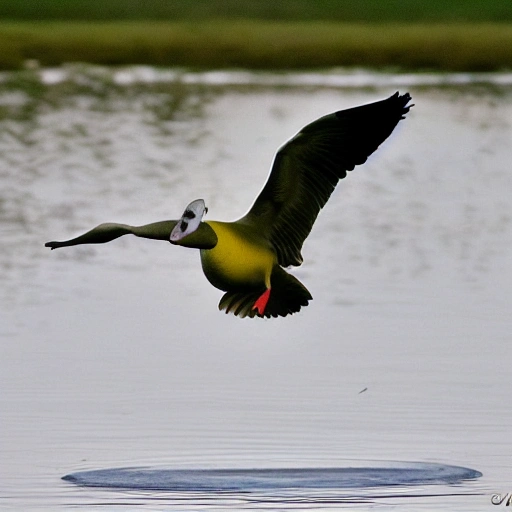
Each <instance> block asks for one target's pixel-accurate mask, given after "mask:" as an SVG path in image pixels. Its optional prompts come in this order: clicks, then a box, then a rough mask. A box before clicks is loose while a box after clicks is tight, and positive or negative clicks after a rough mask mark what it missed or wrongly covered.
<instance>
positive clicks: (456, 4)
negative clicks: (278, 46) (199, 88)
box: [0, 0, 512, 23]
mask: <svg viewBox="0 0 512 512" xmlns="http://www.w3.org/2000/svg"><path fill="white" fill-rule="evenodd" d="M212 18H224V19H225V18H230V19H237V18H238V19H240V18H245V19H261V20H281V21H292V20H294V21H300V20H302V21H312V20H329V21H343V22H362V21H364V22H381V23H382V22H453V21H459V22H462V21H466V22H484V21H488V22H490V21H493V22H512V1H511V0H277V1H276V0H245V1H244V0H0V19H4V20H6V19H11V20H81V21H93V20H103V21H114V20H160V21H162V20H167V21H177V20H197V19H203V20H204V19H212Z"/></svg>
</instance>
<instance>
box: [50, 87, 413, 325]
mask: <svg viewBox="0 0 512 512" xmlns="http://www.w3.org/2000/svg"><path fill="white" fill-rule="evenodd" d="M411 101H412V99H411V96H410V94H409V93H405V94H403V95H400V94H399V92H396V93H395V94H393V95H392V96H390V97H388V98H386V99H384V100H380V101H376V102H373V103H368V104H365V105H361V106H356V107H352V108H348V109H344V110H339V111H337V112H333V113H331V114H327V115H324V116H323V117H320V118H319V119H317V120H315V121H313V122H311V123H310V124H308V125H307V126H305V127H304V128H302V129H301V130H300V131H299V132H298V133H297V134H296V135H295V136H294V137H293V138H291V139H290V140H289V141H288V142H286V143H285V144H284V145H283V146H282V147H281V148H280V149H279V150H278V151H277V153H276V155H275V157H274V161H273V164H272V167H271V170H270V174H269V176H268V179H267V182H266V183H265V185H264V186H263V188H262V190H261V192H260V193H259V195H258V196H257V198H256V200H255V202H254V204H253V205H252V207H251V208H250V209H249V211H248V212H247V213H246V214H245V215H244V216H243V217H241V218H240V219H238V220H235V221H232V222H222V221H215V220H203V217H204V215H205V214H206V213H207V211H208V209H207V207H206V205H205V201H204V200H203V199H196V200H194V201H192V202H191V203H190V204H189V205H188V206H187V207H186V208H185V211H184V212H183V215H182V216H181V218H180V219H179V220H164V221H160V222H153V223H151V224H146V225H143V226H129V225H127V224H118V223H111V222H109V223H104V224H100V225H99V226H97V227H95V228H94V229H92V230H90V231H88V232H86V233H85V234H83V235H80V236H78V237H76V238H72V239H70V240H66V241H62V242H57V241H53V242H47V243H46V244H45V246H46V247H49V248H50V249H52V250H53V249H58V248H61V247H69V246H75V245H81V244H101V243H106V242H110V241H112V240H115V239H116V238H119V237H120V236H123V235H127V234H132V235H135V236H137V237H142V238H148V239H154V240H164V241H167V242H170V243H171V244H173V245H177V246H182V247H188V248H194V249H199V251H200V254H201V264H202V268H203V272H204V274H205V276H206V278H207V280H208V281H209V282H210V283H211V284H212V285H213V286H214V287H216V288H218V289H219V290H221V291H223V292H225V293H224V295H223V296H222V298H221V300H220V302H219V310H221V311H225V312H226V313H232V314H234V315H235V316H238V317H242V318H244V317H249V318H277V317H285V316H287V315H291V314H294V313H297V312H299V311H300V310H301V308H303V307H305V306H308V304H309V301H311V300H312V299H313V297H312V295H311V293H310V292H309V290H308V289H307V288H306V287H305V286H304V285H303V284H302V283H301V282H300V281H299V280H298V279H297V278H296V277H295V276H293V275H292V274H291V273H289V272H287V270H286V269H288V268H289V267H293V266H299V265H301V264H302V262H303V258H302V254H301V250H302V247H303V244H304V241H305V240H306V238H307V237H308V235H309V233H310V232H311V229H312V227H313V224H314V222H315V220H316V218H317V216H318V214H319V212H320V210H321V209H322V208H323V206H324V205H325V204H326V202H327V200H328V199H329V197H330V196H331V194H332V192H333V191H334V189H335V187H336V185H337V184H338V182H339V180H341V179H343V178H345V177H346V176H347V172H348V171H352V170H353V169H354V168H355V166H357V165H361V164H363V163H365V162H366V160H367V159H368V157H369V156H370V155H371V154H372V153H373V152H374V151H375V150H376V149H377V148H378V147H379V146H380V145H381V144H382V143H383V142H384V141H385V140H386V139H387V138H388V137H389V136H390V135H391V133H392V132H393V130H394V129H395V127H396V126H397V124H398V123H399V122H400V120H402V119H405V115H406V114H407V113H408V112H409V109H410V108H411V107H413V106H414V105H413V104H411V103H410V102H411Z"/></svg>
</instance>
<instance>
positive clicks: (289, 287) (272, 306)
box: [219, 266, 313, 318]
mask: <svg viewBox="0 0 512 512" xmlns="http://www.w3.org/2000/svg"><path fill="white" fill-rule="evenodd" d="M270 287H271V292H270V297H269V300H268V303H267V306H266V307H265V311H264V312H263V314H260V313H258V311H257V310H256V309H253V307H254V303H255V302H256V300H257V299H258V297H259V296H260V295H261V294H262V293H263V292H264V291H265V288H261V289H257V290H254V289H252V290H248V291H240V290H237V291H230V292H226V293H225V294H224V295H223V296H222V298H221V300H220V302H219V309H220V310H221V311H223V310H224V311H226V313H233V314H234V315H235V316H239V317H241V318H245V317H249V318H254V317H260V318H271V317H273V318H277V317H278V316H287V315H292V314H293V313H297V312H298V311H300V309H301V307H305V306H307V305H308V304H309V301H310V300H312V299H313V297H312V296H311V294H310V293H309V291H308V290H307V288H306V287H305V286H304V285H303V284H302V283H301V282H300V281H299V280H298V279H297V278H296V277H294V276H292V275H291V274H288V272H286V271H285V270H283V269H282V268H281V267H279V266H276V267H274V269H273V271H272V276H271V279H270Z"/></svg>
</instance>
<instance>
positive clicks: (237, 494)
mask: <svg viewBox="0 0 512 512" xmlns="http://www.w3.org/2000/svg"><path fill="white" fill-rule="evenodd" d="M481 476H482V474H481V473H480V472H479V471H476V470H474V469H469V468H464V467H460V466H451V465H444V464H433V463H419V462H407V463H406V462H386V463H384V464H382V463H378V464H377V463H373V464H370V465H368V466H364V467H334V468H293V469H291V468H290V469H283V468H277V469H275V468H272V469H185V470H179V469H168V468H152V467H131V468H130V467H129V468H111V469H100V470H90V471H81V472H77V473H72V474H69V475H66V476H64V477H63V480H66V481H68V482H71V483H74V484H76V485H79V486H82V487H99V488H103V489H116V490H124V491H163V492H170V493H172V494H173V496H172V497H173V498H174V499H177V495H178V496H179V499H183V500H185V501H186V500H187V496H188V499H191V500H194V499H198V498H200V496H201V494H202V493H207V494H208V499H209V500H215V499H216V498H218V499H221V498H222V499H226V498H228V497H229V498H230V499H242V500H245V501H251V502H252V501H258V502H285V503H290V502H296V501H300V502H301V503H310V504H312V503H316V504H319V503H323V502H325V500H328V501H329V502H330V503H335V502H347V501H350V502H365V501H368V500H375V499H380V498H384V497H386V498H390V497H393V498H397V497H409V498H410V497H416V498H417V497H429V496H454V495H459V494H461V492H462V489H461V488H460V487H458V486H459V485H460V484H461V483H463V482H466V481H467V480H474V479H477V478H479V477H481ZM436 485H437V486H443V487H442V490H441V489H436V488H435V487H433V486H436ZM424 486H426V487H424ZM446 486H449V488H448V490H447V487H446ZM464 494H467V491H466V492H464Z"/></svg>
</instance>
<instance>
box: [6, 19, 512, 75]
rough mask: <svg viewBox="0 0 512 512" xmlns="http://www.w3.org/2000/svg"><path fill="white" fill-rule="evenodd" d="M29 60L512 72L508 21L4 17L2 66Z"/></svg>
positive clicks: (53, 63) (45, 63)
mask: <svg viewBox="0 0 512 512" xmlns="http://www.w3.org/2000/svg"><path fill="white" fill-rule="evenodd" d="M28 59H35V60H37V61H39V62H40V64H41V65H43V66H56V65H59V64H62V63H65V62H89V63H95V64H106V65H125V64H151V65H159V66H189V67H195V68H225V67H243V68H253V69H304V68H324V67H331V66H371V67H381V68H382V67H395V68H401V69H437V70H453V71H456V70H474V71H488V70H498V69H504V68H508V69H511V68H512V24H497V23H494V24H493V23H456V24H453V23H451V24H430V23H429V24H425V23H414V24H404V23H387V24H374V23H370V24H369V23H339V22H322V21H317V22H269V21H261V20H259V21H257V20H251V21H248V20H245V21H244V20H238V21H236V20H230V21H227V20H224V21H222V20H216V21H206V20H205V21H196V22H190V21H188V22H187V21H183V22H152V21H139V22H126V21H125V22H70V21H66V22H57V21H52V22H43V21H40V22H5V21H4V22H0V67H1V68H3V69H16V68H20V67H22V66H23V65H24V63H25V62H26V61H27V60H28Z"/></svg>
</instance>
